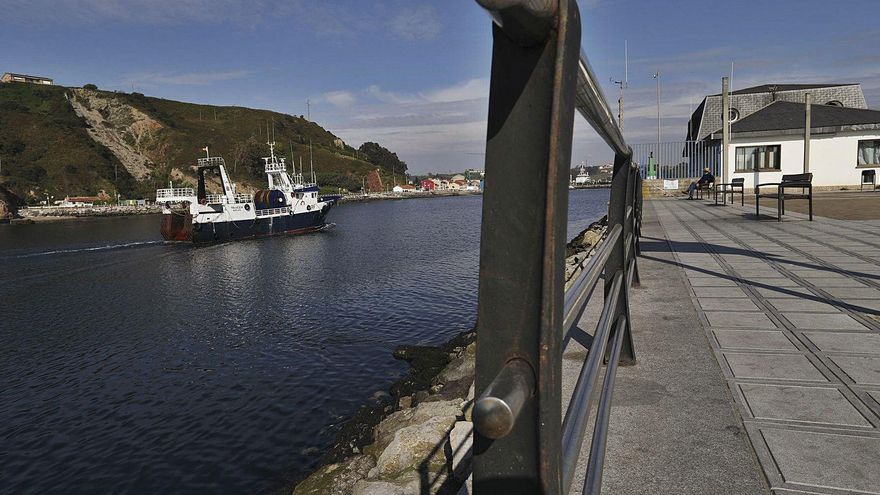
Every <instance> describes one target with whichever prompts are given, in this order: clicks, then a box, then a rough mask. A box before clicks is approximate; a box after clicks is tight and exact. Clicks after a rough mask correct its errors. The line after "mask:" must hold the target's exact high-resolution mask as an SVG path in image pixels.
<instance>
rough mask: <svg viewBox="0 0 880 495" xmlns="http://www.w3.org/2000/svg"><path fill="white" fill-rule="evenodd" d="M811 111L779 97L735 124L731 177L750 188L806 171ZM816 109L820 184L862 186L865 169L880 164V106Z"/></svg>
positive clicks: (813, 127)
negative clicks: (807, 122) (807, 118)
mask: <svg viewBox="0 0 880 495" xmlns="http://www.w3.org/2000/svg"><path fill="white" fill-rule="evenodd" d="M805 110H806V109H805V105H804V104H803V103H796V102H789V101H775V102H773V103H771V104H769V105H767V106H766V107H764V108H762V109H761V110H758V111H756V112H754V113H752V114H751V115H749V116H748V117H745V118H742V119H740V120H738V121H736V122H734V123H732V124H731V129H730V132H731V134H730V147H729V149H728V159H729V161H728V163H729V164H730V167H731V168H730V170H731V174H730V177H729V178H730V179H734V178H743V179H745V186H746V188H750V187H753V186H754V185H755V184H759V183H765V182H779V180H780V179H781V178H782V175H783V174H799V173H803V171H804V124H805ZM810 113H811V118H810V170H809V171H810V172H811V173H812V174H813V185H814V186H854V185H858V184H859V182H860V180H861V172H862V171H863V170H866V169H872V168H873V169H877V168H880V111H878V110H868V109H862V108H847V107H841V106H836V105H827V104H820V105H811V107H810ZM711 139H721V132H720V131H719V132H716V133H713V134H712V135H711Z"/></svg>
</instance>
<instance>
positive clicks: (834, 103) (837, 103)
mask: <svg viewBox="0 0 880 495" xmlns="http://www.w3.org/2000/svg"><path fill="white" fill-rule="evenodd" d="M826 105H831V106H832V107H842V106H843V102H841V101H840V100H831V101H829V102H828V103H826Z"/></svg>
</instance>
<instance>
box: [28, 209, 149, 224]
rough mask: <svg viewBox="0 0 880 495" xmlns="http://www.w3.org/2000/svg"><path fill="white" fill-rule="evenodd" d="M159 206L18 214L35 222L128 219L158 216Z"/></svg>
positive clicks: (37, 210)
mask: <svg viewBox="0 0 880 495" xmlns="http://www.w3.org/2000/svg"><path fill="white" fill-rule="evenodd" d="M161 213H162V208H161V207H160V206H145V207H137V206H93V207H85V208H26V209H23V210H19V214H20V215H21V216H22V217H24V218H28V219H32V220H35V221H38V222H40V221H51V220H70V219H74V218H97V217H129V216H135V215H158V214H161Z"/></svg>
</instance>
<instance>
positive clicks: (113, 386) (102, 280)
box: [0, 190, 608, 493]
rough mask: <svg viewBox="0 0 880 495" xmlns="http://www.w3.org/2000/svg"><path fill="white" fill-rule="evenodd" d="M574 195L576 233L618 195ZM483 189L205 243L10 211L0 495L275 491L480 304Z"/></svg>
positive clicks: (2, 256) (4, 252) (2, 247)
mask: <svg viewBox="0 0 880 495" xmlns="http://www.w3.org/2000/svg"><path fill="white" fill-rule="evenodd" d="M607 198H608V191H607V190H586V191H573V192H572V195H571V214H570V221H569V233H570V234H571V235H574V234H576V233H577V231H578V230H579V229H581V228H583V227H585V226H586V225H587V224H588V223H589V222H591V221H593V220H595V219H596V218H597V217H599V216H601V215H602V214H603V213H604V211H605V208H606V206H605V204H606V201H607ZM480 208H481V198H480V197H479V196H468V197H457V198H445V199H425V200H407V201H382V202H374V203H363V204H348V205H342V206H339V207H338V208H337V209H335V210H334V211H333V213H331V215H330V217H331V220H332V221H333V222H335V223H337V224H338V226H337V228H336V229H334V230H332V231H329V232H323V233H319V234H312V235H306V236H298V237H277V238H269V239H261V240H254V241H243V242H236V243H229V244H222V245H215V246H208V247H199V248H195V247H193V246H187V245H170V244H164V243H162V242H160V237H159V235H158V222H159V218H158V217H156V216H150V217H141V218H129V219H94V220H83V221H71V222H61V223H53V224H41V225H31V226H0V281H2V288H0V291H2V292H0V339H2V345H0V492H43V491H49V492H56V491H65V492H101V493H106V492H114V493H119V492H129V493H157V492H164V493H180V492H206V491H207V492H213V493H218V492H228V493H254V492H268V491H273V490H274V489H277V488H280V487H283V486H284V485H285V484H286V483H289V482H290V480H292V479H294V478H296V477H298V476H300V475H302V474H303V473H304V472H306V471H308V470H309V469H310V468H311V467H313V465H314V463H315V462H316V460H317V457H318V455H319V453H320V449H322V448H325V447H326V446H328V445H329V444H330V443H331V442H332V440H333V436H334V434H335V432H336V428H337V427H338V425H339V424H340V422H342V421H344V420H345V418H346V417H348V416H349V415H350V414H351V413H352V412H354V410H355V409H356V408H357V407H358V406H359V405H360V404H361V403H363V402H364V401H365V400H366V399H367V398H368V397H369V396H370V395H372V394H373V393H374V392H375V391H377V390H380V389H385V388H386V387H387V386H388V385H389V384H390V383H391V382H392V381H393V380H394V379H396V378H398V377H399V376H400V375H401V374H402V373H404V372H405V371H406V366H405V365H404V364H402V363H400V362H397V361H395V360H394V359H392V358H391V354H390V353H391V350H392V349H393V348H394V347H395V346H396V345H398V344H402V343H407V344H415V343H425V344H427V343H439V342H442V341H444V340H445V339H447V338H449V337H450V336H452V335H453V334H455V333H456V332H459V331H461V330H465V329H468V328H470V327H471V326H472V325H473V322H474V320H475V311H476V288H477V279H476V277H477V264H478V257H479V246H478V243H479V228H480Z"/></svg>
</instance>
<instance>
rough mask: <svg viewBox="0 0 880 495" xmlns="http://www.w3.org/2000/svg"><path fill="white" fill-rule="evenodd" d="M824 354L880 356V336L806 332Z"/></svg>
mask: <svg viewBox="0 0 880 495" xmlns="http://www.w3.org/2000/svg"><path fill="white" fill-rule="evenodd" d="M803 334H804V336H806V337H807V338H808V339H810V341H811V342H813V343H814V344H816V347H818V348H819V350H821V351H823V352H852V353H863V354H878V355H880V334H876V333H852V332H804V333H803Z"/></svg>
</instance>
